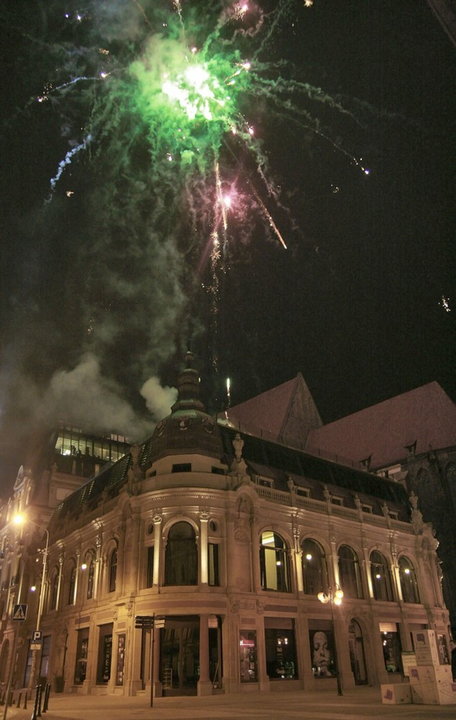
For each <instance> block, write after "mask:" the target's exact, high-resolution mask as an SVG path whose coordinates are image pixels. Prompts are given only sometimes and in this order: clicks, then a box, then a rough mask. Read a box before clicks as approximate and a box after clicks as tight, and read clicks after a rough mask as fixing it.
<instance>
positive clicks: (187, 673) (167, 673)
mask: <svg viewBox="0 0 456 720" xmlns="http://www.w3.org/2000/svg"><path fill="white" fill-rule="evenodd" d="M198 677H199V617H198V616H197V615H183V616H179V617H177V616H174V617H170V616H167V617H166V620H165V627H164V628H163V630H162V631H161V641H160V681H161V683H162V688H163V695H196V689H197V682H198Z"/></svg>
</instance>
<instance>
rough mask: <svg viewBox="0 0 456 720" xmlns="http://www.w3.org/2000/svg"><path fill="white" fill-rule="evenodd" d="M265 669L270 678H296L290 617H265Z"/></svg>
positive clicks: (293, 634) (292, 628) (293, 637)
mask: <svg viewBox="0 0 456 720" xmlns="http://www.w3.org/2000/svg"><path fill="white" fill-rule="evenodd" d="M264 625H265V631H264V633H265V644H266V671H267V674H268V676H269V679H270V680H293V679H295V678H297V676H298V671H297V668H298V666H297V661H296V643H295V632H294V627H293V620H292V619H291V618H265V622H264Z"/></svg>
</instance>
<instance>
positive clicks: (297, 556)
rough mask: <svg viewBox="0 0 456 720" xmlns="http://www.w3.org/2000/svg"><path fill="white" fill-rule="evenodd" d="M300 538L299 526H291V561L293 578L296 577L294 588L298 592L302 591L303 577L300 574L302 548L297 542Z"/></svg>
mask: <svg viewBox="0 0 456 720" xmlns="http://www.w3.org/2000/svg"><path fill="white" fill-rule="evenodd" d="M299 539H300V533H299V528H297V527H295V528H293V540H294V548H293V563H294V571H295V578H296V590H297V591H298V593H303V592H304V578H303V575H302V550H301V547H300V544H299Z"/></svg>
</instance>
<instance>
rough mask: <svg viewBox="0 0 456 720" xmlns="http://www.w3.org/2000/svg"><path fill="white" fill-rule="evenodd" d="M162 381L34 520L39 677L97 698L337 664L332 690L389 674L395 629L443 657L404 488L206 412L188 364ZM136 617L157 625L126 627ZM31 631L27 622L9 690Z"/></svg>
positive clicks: (290, 683) (415, 514)
mask: <svg viewBox="0 0 456 720" xmlns="http://www.w3.org/2000/svg"><path fill="white" fill-rule="evenodd" d="M178 391H179V395H178V399H177V402H176V403H175V405H174V406H173V408H172V412H171V414H170V415H169V416H168V417H167V418H165V419H164V420H163V421H162V422H161V423H160V424H159V425H158V426H157V427H156V429H155V431H154V433H153V435H152V437H151V438H150V439H148V440H147V441H146V442H145V443H144V444H142V445H141V446H134V447H132V448H131V451H130V452H129V453H127V454H126V455H125V456H124V457H122V458H121V459H119V460H118V461H117V462H115V463H114V464H113V465H111V466H109V467H106V468H105V469H104V470H103V469H102V470H101V472H100V473H99V474H97V475H95V476H94V477H93V478H92V479H90V480H89V481H88V482H85V483H84V484H82V485H81V487H79V489H77V490H76V491H75V492H73V493H72V494H70V495H69V496H68V497H66V498H64V499H63V501H62V502H61V503H60V504H59V506H58V507H57V509H56V510H55V512H54V514H53V516H52V518H51V520H50V523H49V553H48V556H47V570H48V571H47V572H46V581H45V585H44V586H43V599H44V607H43V615H42V622H41V628H42V631H43V645H42V652H41V653H40V655H41V658H40V668H39V672H40V674H41V675H45V676H46V677H47V678H48V680H51V681H55V682H56V683H57V684H58V685H59V687H61V686H62V685H64V687H65V691H70V692H75V693H100V694H102V693H119V694H134V693H138V692H143V691H146V690H147V689H149V688H150V678H151V676H152V681H153V690H154V692H155V693H156V694H157V695H159V694H164V695H169V694H191V693H198V694H208V693H217V692H239V691H248V690H252V689H257V690H261V691H269V690H284V689H286V688H289V687H293V688H296V689H297V688H301V689H303V690H304V691H305V690H308V689H314V688H316V687H321V684H323V685H326V686H332V685H333V686H334V688H335V687H336V672H337V669H338V671H339V679H340V681H341V683H342V686H343V687H345V688H350V687H353V686H355V685H358V684H363V683H370V684H373V685H378V684H380V683H384V682H395V681H397V682H400V681H402V679H403V665H402V659H403V653H404V652H410V651H412V650H413V646H412V632H413V631H417V630H421V629H426V628H429V629H432V630H434V631H435V633H436V636H437V637H438V639H439V649H440V653H441V660H442V662H448V647H449V642H450V638H449V629H448V612H447V610H446V608H445V606H444V603H443V598H442V592H441V587H440V581H439V575H438V568H437V556H436V542H435V538H434V536H433V533H432V529H431V527H430V526H429V525H428V524H426V523H424V522H423V519H422V516H421V513H420V511H419V509H418V507H417V502H416V497H415V496H414V495H412V496H411V499H410V503H409V499H408V497H407V493H406V491H405V489H404V487H403V486H402V485H401V484H399V483H397V482H394V481H392V480H390V479H389V478H385V477H378V476H376V475H373V474H371V473H369V472H367V471H365V470H362V469H356V468H352V467H348V466H346V465H342V464H338V463H336V462H332V461H328V460H326V459H323V458H321V457H317V456H316V455H314V454H310V453H309V452H305V451H304V450H302V449H296V448H295V447H292V446H291V445H290V444H287V443H286V441H285V440H284V438H283V437H282V441H281V442H278V441H271V440H266V439H265V438H264V437H260V436H258V435H255V434H252V433H248V432H240V431H239V430H238V429H237V428H235V427H233V425H232V423H231V422H230V421H229V419H227V418H226V417H225V418H218V419H217V418H214V417H212V416H210V415H208V414H207V413H206V412H205V410H204V407H203V405H202V403H201V401H200V399H199V379H198V374H197V372H196V371H195V370H194V369H192V368H191V367H187V368H186V369H185V370H184V371H183V372H182V373H181V375H180V377H179V381H178ZM38 566H39V563H38ZM27 572H31V571H29V570H26V569H24V577H25V575H26V574H27ZM35 572H36V571H35ZM24 583H25V580H24ZM340 590H342V591H343V598H342V603H341V604H340V605H339V604H337V603H338V602H339V599H340V598H339V595H340ZM322 593H323V595H322ZM319 594H320V597H321V598H322V599H323V600H329V602H326V603H322V602H320V600H319V597H318V595H319ZM136 616H152V617H155V618H157V617H159V618H163V619H164V627H162V628H160V629H156V630H155V631H154V632H151V631H150V630H147V629H137V628H135V617H136ZM10 624H11V623H10ZM32 630H33V618H32V619H31V621H30V624H29V626H28V630H27V628H26V627H24V628H23V629H22V636H23V642H22V645H21V647H20V648H19V654H18V661H17V668H16V685H17V686H20V685H21V684H24V682H25V679H26V668H27V667H29V666H30V664H31V660H30V657H31V652H30V651H29V650H28V640H29V639H30V636H31V631H32ZM5 643H8V638H7V636H6V635H5V634H4V635H3V645H2V648H3V649H2V650H1V651H0V652H1V653H2V657H3V658H4V659H6V658H7V657H8V650H5Z"/></svg>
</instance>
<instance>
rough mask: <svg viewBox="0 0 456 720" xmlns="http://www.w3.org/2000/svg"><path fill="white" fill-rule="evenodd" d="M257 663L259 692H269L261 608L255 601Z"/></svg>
mask: <svg viewBox="0 0 456 720" xmlns="http://www.w3.org/2000/svg"><path fill="white" fill-rule="evenodd" d="M257 617H258V619H257V662H258V680H259V683H260V690H266V691H267V690H270V689H271V687H270V683H269V676H268V673H267V668H266V640H265V637H264V617H263V608H262V607H260V605H259V603H258V601H257Z"/></svg>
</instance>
